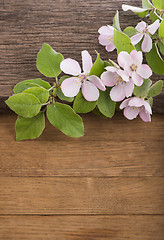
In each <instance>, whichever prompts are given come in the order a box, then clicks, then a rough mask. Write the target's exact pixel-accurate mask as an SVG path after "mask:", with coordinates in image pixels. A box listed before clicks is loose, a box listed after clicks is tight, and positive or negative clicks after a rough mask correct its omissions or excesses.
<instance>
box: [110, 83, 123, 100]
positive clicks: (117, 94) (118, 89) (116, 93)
mask: <svg viewBox="0 0 164 240" xmlns="http://www.w3.org/2000/svg"><path fill="white" fill-rule="evenodd" d="M110 97H111V99H112V100H113V101H115V102H120V101H122V100H123V99H124V98H125V89H124V86H123V85H120V84H118V85H116V86H114V87H113V88H112V89H111V91H110Z"/></svg>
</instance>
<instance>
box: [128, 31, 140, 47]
mask: <svg viewBox="0 0 164 240" xmlns="http://www.w3.org/2000/svg"><path fill="white" fill-rule="evenodd" d="M142 38H143V33H137V34H136V35H134V36H132V37H131V38H130V40H131V42H132V44H133V45H136V44H137V43H139V42H140V41H141V39H142Z"/></svg>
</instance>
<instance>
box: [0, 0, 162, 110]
mask: <svg viewBox="0 0 164 240" xmlns="http://www.w3.org/2000/svg"><path fill="white" fill-rule="evenodd" d="M122 3H126V4H129V3H130V4H131V5H136V6H141V0H137V1H136V0H131V1H130V0H125V1H122V0H110V1H107V0H101V1H99V0H89V1H84V0H26V1H22V0H1V1H0V33H1V36H0V110H1V111H2V110H6V108H7V107H6V105H5V104H4V100H5V99H7V97H8V96H10V95H11V94H12V88H13V86H14V85H15V84H16V83H17V82H19V81H22V80H25V79H32V78H37V77H43V79H45V80H46V78H45V77H44V76H42V75H41V74H40V73H39V72H38V71H37V69H36V63H35V62H36V55H37V52H38V51H39V50H40V48H41V46H42V44H43V43H44V42H46V43H48V44H50V45H51V46H52V47H53V48H54V49H56V50H57V51H59V52H61V53H63V54H64V57H71V58H74V59H76V60H78V61H81V55H80V53H81V51H82V50H84V49H86V50H89V51H90V53H91V54H92V55H93V56H94V57H96V55H95V52H94V50H95V49H96V50H97V51H98V52H99V53H101V57H102V58H103V59H104V60H107V59H108V58H112V59H113V60H116V52H112V53H107V52H106V51H105V49H104V47H102V46H100V45H99V44H98V40H97V37H98V32H97V30H98V28H99V27H101V26H102V25H107V24H112V19H113V16H114V14H115V12H116V10H117V9H118V10H120V22H121V27H122V29H124V28H125V27H127V26H129V25H132V26H135V25H136V23H137V21H138V22H139V21H140V20H139V18H138V17H137V16H136V15H135V14H133V13H131V12H130V11H128V12H123V11H121V5H122ZM159 79H161V76H157V75H154V76H153V80H154V81H156V80H159ZM162 79H163V77H162ZM49 81H52V79H51V80H50V79H49ZM163 104H164V91H163V92H162V94H161V95H160V96H158V97H157V98H155V100H154V112H158V113H161V112H163V113H164V107H163Z"/></svg>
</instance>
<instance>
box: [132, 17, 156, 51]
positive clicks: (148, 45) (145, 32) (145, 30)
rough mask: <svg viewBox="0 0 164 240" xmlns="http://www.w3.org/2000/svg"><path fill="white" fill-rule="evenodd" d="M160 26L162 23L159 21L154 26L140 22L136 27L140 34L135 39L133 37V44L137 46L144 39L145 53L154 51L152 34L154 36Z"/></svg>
mask: <svg viewBox="0 0 164 240" xmlns="http://www.w3.org/2000/svg"><path fill="white" fill-rule="evenodd" d="M159 26H160V22H159V20H158V19H157V20H156V21H155V22H154V23H153V24H151V25H149V26H148V25H147V24H146V23H145V22H144V21H142V22H140V23H138V24H137V26H136V30H137V31H138V32H139V33H137V34H136V35H134V36H133V37H131V42H132V44H133V45H136V44H137V43H139V42H140V41H141V39H142V38H143V37H144V39H143V42H142V45H141V49H142V51H143V52H150V50H151V49H152V39H151V37H150V34H152V35H153V34H154V33H155V32H156V31H157V29H158V28H159Z"/></svg>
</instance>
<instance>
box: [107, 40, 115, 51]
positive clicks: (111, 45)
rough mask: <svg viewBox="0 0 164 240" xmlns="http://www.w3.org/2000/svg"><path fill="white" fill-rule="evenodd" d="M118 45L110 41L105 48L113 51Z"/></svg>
mask: <svg viewBox="0 0 164 240" xmlns="http://www.w3.org/2000/svg"><path fill="white" fill-rule="evenodd" d="M115 48H116V47H115V46H114V44H113V43H112V42H110V43H109V44H108V45H107V46H106V47H105V49H106V50H107V52H112V51H113V50H114V49H115Z"/></svg>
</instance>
